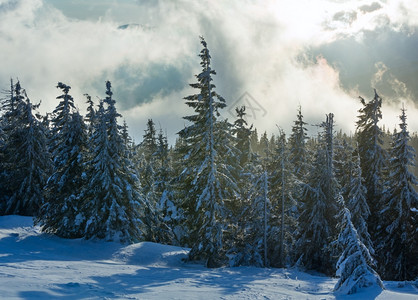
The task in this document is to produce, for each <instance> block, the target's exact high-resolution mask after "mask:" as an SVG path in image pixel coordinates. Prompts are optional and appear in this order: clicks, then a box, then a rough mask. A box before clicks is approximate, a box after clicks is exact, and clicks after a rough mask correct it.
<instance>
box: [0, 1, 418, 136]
mask: <svg viewBox="0 0 418 300" xmlns="http://www.w3.org/2000/svg"><path fill="white" fill-rule="evenodd" d="M84 2H85V1H72V2H71V3H75V4H73V6H71V5H70V4H69V2H64V1H62V2H59V1H53V0H49V1H48V0H44V1H42V0H0V87H3V88H4V89H6V88H7V87H8V82H9V79H10V78H11V77H12V78H19V79H20V81H21V83H22V85H23V86H24V87H25V88H26V89H27V91H28V94H29V96H30V97H31V99H32V100H34V101H37V100H40V99H42V111H43V112H45V111H52V109H53V108H54V107H55V106H56V104H57V100H55V97H56V96H58V94H59V91H58V90H57V89H55V88H54V86H55V85H56V83H57V82H58V81H63V82H65V83H67V84H69V85H70V86H72V88H73V89H72V94H73V96H74V98H75V99H76V102H77V104H78V106H79V107H80V109H81V110H82V112H83V110H84V107H85V106H84V102H85V99H84V98H83V96H82V95H83V94H84V93H89V94H90V95H92V96H96V95H97V96H99V97H103V94H104V92H103V91H104V80H107V79H109V80H111V81H112V83H113V87H114V89H115V98H116V99H117V100H119V104H118V105H119V107H120V111H121V113H122V114H123V115H124V116H125V118H126V120H127V122H128V125H129V126H130V129H131V133H132V135H133V136H134V137H135V140H136V141H137V142H139V141H140V140H141V137H142V134H143V128H144V127H145V124H146V120H147V119H148V118H153V119H154V121H155V122H156V123H157V124H158V123H160V124H161V126H162V128H163V129H165V128H167V133H168V135H169V137H170V140H171V141H173V140H174V138H175V133H176V132H177V131H178V130H179V129H181V128H182V127H183V125H184V121H183V120H182V119H181V117H182V116H184V115H185V114H187V113H189V112H190V111H188V110H187V108H186V106H185V105H184V104H183V101H182V97H184V96H187V95H188V94H190V93H191V92H194V91H192V90H190V88H189V87H188V84H189V83H192V82H194V78H193V74H197V73H198V72H199V59H198V57H197V54H198V53H199V51H200V44H199V39H198V36H199V35H203V36H204V37H205V38H206V40H207V42H208V45H209V49H210V51H211V55H212V59H213V65H214V68H215V69H216V70H217V72H218V75H217V76H215V78H214V83H215V84H216V85H217V87H218V92H219V93H220V94H221V95H223V96H224V97H225V98H226V99H227V102H228V103H230V104H232V103H234V102H235V100H237V99H238V98H239V97H240V96H241V95H242V94H243V93H244V92H248V93H250V94H251V95H252V96H253V97H254V98H255V99H256V100H257V102H259V103H260V104H261V105H262V106H263V107H264V108H265V109H266V110H267V115H266V116H265V117H263V118H256V119H253V120H250V121H253V122H254V123H255V126H256V127H257V128H258V130H259V132H261V131H264V130H267V131H268V132H269V133H274V132H276V124H277V125H279V126H281V127H283V128H284V129H285V130H286V131H288V130H289V129H290V127H291V126H292V124H293V120H294V119H295V115H296V109H297V107H298V105H299V104H300V105H301V106H302V111H303V113H304V115H305V119H306V121H308V122H310V123H313V124H317V123H319V122H320V121H321V120H323V119H324V116H325V114H326V113H329V112H333V113H334V114H335V120H336V122H337V125H338V127H337V129H343V130H344V131H346V132H350V131H351V132H353V131H354V129H355V121H356V115H357V110H358V109H359V108H360V103H359V101H358V100H357V96H358V94H357V91H356V90H353V91H346V90H344V89H342V87H341V83H340V79H339V71H338V69H337V67H336V66H331V65H330V64H329V63H328V62H327V60H326V59H325V58H323V57H318V58H316V59H307V60H308V61H311V63H308V64H306V63H305V64H301V63H300V60H299V58H300V57H301V55H302V56H303V53H304V49H306V48H309V47H311V46H318V45H321V44H325V43H330V42H332V41H335V40H336V39H339V38H343V37H344V36H349V35H356V36H357V35H358V36H359V39H361V34H362V32H363V31H364V29H367V30H377V29H378V28H380V26H388V25H387V24H390V26H391V27H393V28H394V30H406V29H405V28H408V30H412V29H413V28H415V27H414V26H417V25H418V24H417V20H418V17H417V15H418V8H417V4H415V3H416V2H415V1H387V2H383V1H371V2H370V3H368V2H364V1H328V0H319V1H308V0H301V1H290V0H285V1H227V2H226V1H209V0H207V1H180V0H178V1H158V2H157V1H133V0H132V1H95V0H94V1H89V2H88V4H85V3H84ZM353 2H354V4H353ZM60 3H61V4H60ZM53 5H56V7H55V6H53ZM60 5H61V6H60ZM58 8H61V9H62V10H59V9H58ZM76 16H79V17H78V18H77V17H76ZM382 20H386V21H385V22H386V23H385V22H383V21H382ZM128 23H130V24H139V25H140V26H131V27H128V28H127V29H125V30H121V29H118V27H119V26H121V25H124V24H128ZM382 24H384V25H382ZM411 28H412V29H411ZM408 30H406V31H408ZM406 34H407V32H406ZM379 70H380V71H382V69H379ZM379 70H378V71H379ZM395 79H396V78H394V79H393V82H395ZM398 85H399V87H402V84H401V83H398ZM405 88H407V87H405ZM368 96H369V97H366V98H370V97H371V96H373V95H372V90H371V92H370V95H368ZM403 102H406V106H407V108H408V112H409V116H410V117H409V122H410V128H411V129H412V130H418V123H417V121H415V123H414V121H413V120H414V119H417V118H413V117H412V116H413V115H415V116H417V110H416V108H415V106H414V105H413V104H412V100H411V99H407V98H406V99H403ZM399 107H400V106H399ZM386 110H387V111H390V112H391V113H393V114H395V116H390V118H391V119H392V120H393V119H396V118H397V115H398V111H399V110H398V108H396V109H392V108H391V109H386ZM223 115H224V116H225V117H228V118H230V119H231V116H230V115H229V114H228V112H227V111H226V110H225V112H223ZM388 126H390V128H392V127H393V125H392V124H388Z"/></svg>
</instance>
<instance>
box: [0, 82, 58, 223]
mask: <svg viewBox="0 0 418 300" xmlns="http://www.w3.org/2000/svg"><path fill="white" fill-rule="evenodd" d="M13 87H14V92H13V93H11V95H12V97H13V98H14V99H11V102H14V103H13V110H8V111H6V113H5V116H4V117H5V118H6V119H7V121H8V122H9V123H8V125H7V126H6V127H5V129H6V132H8V134H9V135H8V139H7V140H5V144H4V148H2V150H5V151H4V152H3V153H4V157H3V160H2V161H3V163H5V164H6V166H7V168H6V170H7V173H5V174H4V175H5V177H6V178H3V180H5V182H7V183H8V185H9V191H10V194H8V199H7V201H6V202H5V208H4V213H6V214H19V215H28V216H34V215H37V214H38V210H39V207H40V205H41V204H42V203H43V202H44V195H43V188H44V185H45V183H46V180H47V178H48V173H49V171H50V168H51V161H50V156H49V152H48V148H47V139H46V135H45V131H46V129H45V128H44V127H43V125H42V123H41V122H40V121H39V120H38V118H37V117H35V116H34V114H33V110H34V109H37V108H38V107H39V104H38V105H33V104H32V103H31V102H30V100H29V98H28V97H27V95H26V92H25V91H24V90H23V89H21V86H20V83H19V82H17V83H16V85H14V86H13ZM9 108H12V105H11V106H10V107H9Z"/></svg>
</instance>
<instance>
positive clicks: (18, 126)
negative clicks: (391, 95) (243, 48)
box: [0, 38, 418, 292]
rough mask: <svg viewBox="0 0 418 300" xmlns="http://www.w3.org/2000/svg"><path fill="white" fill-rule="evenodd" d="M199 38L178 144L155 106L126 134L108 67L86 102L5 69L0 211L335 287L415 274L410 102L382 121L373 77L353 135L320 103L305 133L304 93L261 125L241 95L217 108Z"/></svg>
mask: <svg viewBox="0 0 418 300" xmlns="http://www.w3.org/2000/svg"><path fill="white" fill-rule="evenodd" d="M200 42H201V45H202V50H201V52H200V54H199V57H200V59H201V64H200V65H201V72H200V73H199V74H197V75H196V82H195V83H192V84H190V86H191V87H192V88H193V89H194V91H195V93H194V94H192V95H189V96H186V97H185V98H184V103H185V104H186V106H188V107H189V108H191V110H192V111H193V113H192V114H190V115H187V116H185V117H184V119H185V121H186V125H185V127H184V128H183V129H181V130H180V131H179V132H178V138H177V140H176V142H175V144H174V145H169V144H168V142H167V137H166V136H164V134H163V131H162V129H161V128H160V129H159V131H158V129H157V128H155V124H154V122H153V120H152V119H149V120H148V122H147V127H146V130H145V132H144V135H143V141H142V142H140V143H139V144H135V143H134V142H133V140H132V138H131V137H130V136H129V133H128V125H127V124H126V123H125V122H121V120H120V118H121V115H120V114H119V113H118V112H117V108H116V102H117V95H115V97H114V95H113V91H112V86H111V83H110V82H109V81H107V82H106V84H105V86H104V95H105V97H104V98H103V99H100V100H99V101H98V103H95V102H94V101H93V100H92V97H90V96H89V95H87V94H86V97H87V103H88V105H89V106H88V110H87V114H86V115H85V116H82V115H81V114H80V112H79V111H78V110H77V109H76V105H75V101H74V99H73V97H72V96H71V94H70V91H71V87H70V86H68V85H67V84H64V83H61V82H59V83H58V85H57V89H58V92H57V94H58V96H57V107H56V108H55V110H54V111H53V112H51V113H50V114H47V115H46V116H42V115H40V114H39V113H37V109H38V107H39V105H38V104H33V103H32V102H31V100H30V99H29V97H28V95H27V93H26V91H25V90H24V89H23V88H22V86H21V84H20V82H16V83H15V82H13V81H12V82H11V85H10V89H9V90H8V91H7V93H5V94H4V96H3V98H2V100H1V115H0V158H1V161H0V215H6V214H19V215H28V216H33V217H34V218H35V220H36V222H37V223H38V224H39V225H40V226H41V228H42V230H43V231H44V232H47V233H51V234H55V235H57V236H60V237H64V238H85V239H104V240H107V241H120V242H125V243H131V242H137V241H153V242H158V243H165V244H173V245H181V246H184V247H189V248H191V251H190V254H189V260H190V261H199V262H202V263H204V264H205V265H206V266H207V267H220V266H224V265H229V266H238V265H254V266H260V267H286V266H293V265H295V264H296V265H298V266H299V267H301V268H305V269H309V270H317V271H320V272H323V273H325V274H328V275H335V274H336V271H337V275H339V276H340V281H339V282H338V284H337V287H336V288H337V289H341V288H342V287H343V288H344V289H346V291H351V292H353V291H355V290H356V289H357V288H359V287H362V286H367V285H369V284H372V283H371V282H370V278H372V279H373V280H372V281H373V284H377V285H379V286H382V284H381V281H380V277H379V275H378V274H377V272H378V273H379V274H380V276H381V277H382V278H383V279H385V280H415V279H416V278H417V276H418V261H417V259H418V252H417V251H418V250H417V249H418V243H417V240H418V226H417V225H418V212H417V211H418V194H417V192H416V187H417V186H416V184H417V180H416V177H415V175H416V174H417V168H416V166H415V150H414V149H417V148H418V136H417V135H416V134H412V135H411V134H410V133H409V131H408V127H407V112H406V109H405V108H402V109H401V110H400V117H399V118H400V124H399V128H398V129H397V130H396V132H394V133H390V132H389V131H385V130H383V129H382V128H381V126H380V124H379V121H380V120H381V118H382V113H381V105H382V99H381V98H380V96H379V95H378V93H377V91H375V93H374V97H373V98H372V99H371V100H370V101H367V100H365V99H363V98H360V101H359V115H358V119H357V120H353V122H356V124H357V130H356V133H355V134H354V135H353V136H348V135H346V134H344V133H342V132H336V130H335V128H334V124H335V120H334V115H333V114H332V113H328V112H324V121H323V123H322V124H320V131H319V133H318V135H317V136H312V137H309V136H308V130H307V128H306V126H307V122H306V121H305V119H304V116H303V114H302V112H303V107H295V121H294V125H293V127H292V131H291V133H290V135H289V137H287V136H286V134H285V133H284V132H283V131H282V130H278V132H277V133H275V134H272V135H271V136H270V137H269V136H268V135H267V133H263V134H261V135H259V134H258V133H257V129H256V128H254V127H253V126H252V125H250V124H248V123H247V120H246V111H245V107H238V108H236V113H237V116H236V119H235V120H233V122H230V121H229V120H227V119H223V118H222V117H221V112H222V110H223V109H224V108H225V107H226V104H225V99H224V98H222V96H221V95H220V94H218V92H217V90H216V86H215V84H214V81H215V78H216V77H215V76H216V72H215V70H213V69H212V64H211V59H212V58H211V56H210V52H209V49H208V45H207V43H206V41H205V40H204V39H203V38H201V41H200ZM80 101H81V100H80ZM83 101H85V100H83ZM150 117H152V116H150ZM278 123H280V120H278ZM385 141H390V142H385ZM414 174H415V175H414ZM341 212H343V213H341ZM353 276H354V277H353ZM367 276H368V277H367ZM366 277H367V278H366ZM358 278H362V280H363V279H364V278H366V279H367V280H369V281H367V280H366V279H364V280H363V281H362V282H357V281H356V280H357V279H358ZM353 280H354V281H353Z"/></svg>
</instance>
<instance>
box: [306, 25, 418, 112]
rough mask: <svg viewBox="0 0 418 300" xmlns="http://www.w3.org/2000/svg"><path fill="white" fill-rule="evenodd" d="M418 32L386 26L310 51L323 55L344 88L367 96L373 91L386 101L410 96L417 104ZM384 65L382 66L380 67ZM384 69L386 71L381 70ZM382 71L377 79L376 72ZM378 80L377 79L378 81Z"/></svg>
mask: <svg viewBox="0 0 418 300" xmlns="http://www.w3.org/2000/svg"><path fill="white" fill-rule="evenodd" d="M416 49H418V32H414V31H411V32H403V31H395V30H393V29H391V28H389V27H385V28H380V29H379V30H375V31H373V32H372V31H364V32H363V38H362V40H358V39H357V38H356V37H355V36H352V37H350V38H346V39H342V40H337V41H335V42H333V43H330V44H327V45H323V46H320V47H318V48H316V49H311V50H310V51H309V53H310V55H311V56H312V57H315V56H317V55H322V56H323V57H325V58H326V59H327V60H328V61H329V62H330V63H331V64H332V65H333V66H334V67H335V68H336V69H338V70H339V74H340V80H341V84H342V86H343V88H344V89H345V90H347V91H349V90H353V89H358V91H359V92H360V93H362V94H364V95H370V94H371V91H372V88H377V89H378V91H379V92H380V93H381V94H382V95H383V96H384V97H385V98H386V100H388V101H395V102H397V101H398V100H399V98H407V97H408V96H411V97H412V99H413V100H414V101H415V103H417V104H418V84H417V83H418V82H417V78H418V51H416ZM383 66H384V67H383ZM383 68H386V69H383ZM379 71H380V72H383V71H384V72H383V73H382V76H380V77H379V78H376V76H375V75H376V74H377V72H379ZM377 79H379V80H377Z"/></svg>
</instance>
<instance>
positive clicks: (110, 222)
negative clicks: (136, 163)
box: [82, 81, 145, 242]
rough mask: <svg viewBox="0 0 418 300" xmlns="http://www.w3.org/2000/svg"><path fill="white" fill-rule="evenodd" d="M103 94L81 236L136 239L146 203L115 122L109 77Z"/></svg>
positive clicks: (95, 129)
mask: <svg viewBox="0 0 418 300" xmlns="http://www.w3.org/2000/svg"><path fill="white" fill-rule="evenodd" d="M106 95H107V97H106V99H105V100H104V101H102V102H101V103H100V106H99V110H98V111H97V114H96V118H97V122H96V124H95V128H94V133H93V135H92V137H91V139H92V140H91V142H90V144H91V145H94V149H93V155H92V157H91V160H90V161H89V162H88V164H89V165H90V166H91V168H92V174H93V175H92V177H91V178H89V183H88V184H87V190H86V195H85V197H84V201H83V207H82V211H83V212H84V213H85V222H84V228H85V229H84V237H85V238H88V239H105V240H108V241H120V242H135V241H138V240H141V239H142V238H143V236H144V226H143V223H142V221H141V212H142V209H143V206H144V205H145V203H144V199H143V197H142V195H141V194H140V186H139V180H138V178H137V176H136V174H135V172H134V170H133V166H132V162H131V161H130V160H129V158H128V157H127V156H126V153H127V151H126V149H125V144H124V141H123V139H122V136H121V132H120V126H119V125H118V123H117V118H118V117H119V116H120V115H119V114H118V113H117V111H116V107H115V100H114V99H113V98H112V95H113V93H112V90H111V84H110V82H109V81H108V82H106ZM104 105H106V108H105V107H104Z"/></svg>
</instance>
